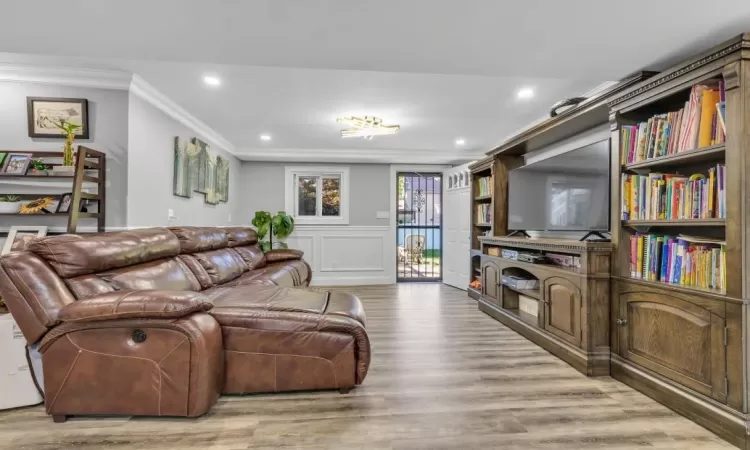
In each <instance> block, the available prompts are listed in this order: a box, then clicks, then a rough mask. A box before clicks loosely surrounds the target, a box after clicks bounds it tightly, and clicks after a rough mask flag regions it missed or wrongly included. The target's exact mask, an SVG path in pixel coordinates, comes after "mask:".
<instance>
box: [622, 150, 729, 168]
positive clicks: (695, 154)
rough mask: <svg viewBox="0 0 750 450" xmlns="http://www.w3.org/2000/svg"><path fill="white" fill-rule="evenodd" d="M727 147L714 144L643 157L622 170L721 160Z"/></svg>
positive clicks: (626, 165)
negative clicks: (648, 157)
mask: <svg viewBox="0 0 750 450" xmlns="http://www.w3.org/2000/svg"><path fill="white" fill-rule="evenodd" d="M726 150H727V147H726V145H725V144H721V145H714V146H712V147H704V148H696V149H693V150H685V151H683V152H679V153H673V154H671V155H665V156H660V157H658V158H651V159H644V160H643V161H638V162H635V163H630V164H625V165H624V166H622V168H623V169H624V170H639V169H648V168H652V167H661V168H664V167H676V166H682V165H685V164H686V163H699V162H706V161H718V160H723V159H724V157H725V153H726Z"/></svg>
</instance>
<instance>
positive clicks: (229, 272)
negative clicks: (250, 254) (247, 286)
mask: <svg viewBox="0 0 750 450" xmlns="http://www.w3.org/2000/svg"><path fill="white" fill-rule="evenodd" d="M192 256H193V257H194V258H195V259H196V260H197V261H198V263H199V264H200V265H201V267H203V269H204V270H205V271H206V273H207V274H208V277H209V278H210V280H211V284H213V285H219V284H223V283H226V282H227V281H231V280H234V279H235V278H237V277H239V276H240V275H242V272H244V271H245V268H246V267H245V263H244V262H243V261H242V258H240V257H239V256H237V253H235V252H234V251H232V250H231V249H228V248H224V249H221V250H214V251H211V252H201V253H193V255H192Z"/></svg>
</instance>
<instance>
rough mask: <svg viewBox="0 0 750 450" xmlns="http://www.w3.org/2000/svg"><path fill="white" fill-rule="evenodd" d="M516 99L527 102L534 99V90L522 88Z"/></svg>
mask: <svg viewBox="0 0 750 450" xmlns="http://www.w3.org/2000/svg"><path fill="white" fill-rule="evenodd" d="M516 97H517V98H518V99H519V100H527V99H530V98H533V97H534V89H532V88H530V87H525V88H521V89H519V90H518V92H517V93H516Z"/></svg>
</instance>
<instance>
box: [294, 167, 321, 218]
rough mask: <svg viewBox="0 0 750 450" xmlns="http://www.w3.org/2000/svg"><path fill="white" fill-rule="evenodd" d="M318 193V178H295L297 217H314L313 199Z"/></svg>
mask: <svg viewBox="0 0 750 450" xmlns="http://www.w3.org/2000/svg"><path fill="white" fill-rule="evenodd" d="M317 193H318V177H298V178H297V215H298V216H314V215H315V198H316V197H317Z"/></svg>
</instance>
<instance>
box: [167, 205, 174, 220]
mask: <svg viewBox="0 0 750 450" xmlns="http://www.w3.org/2000/svg"><path fill="white" fill-rule="evenodd" d="M174 218H175V217H174V209H172V208H169V209H168V210H167V220H172V219H174Z"/></svg>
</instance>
